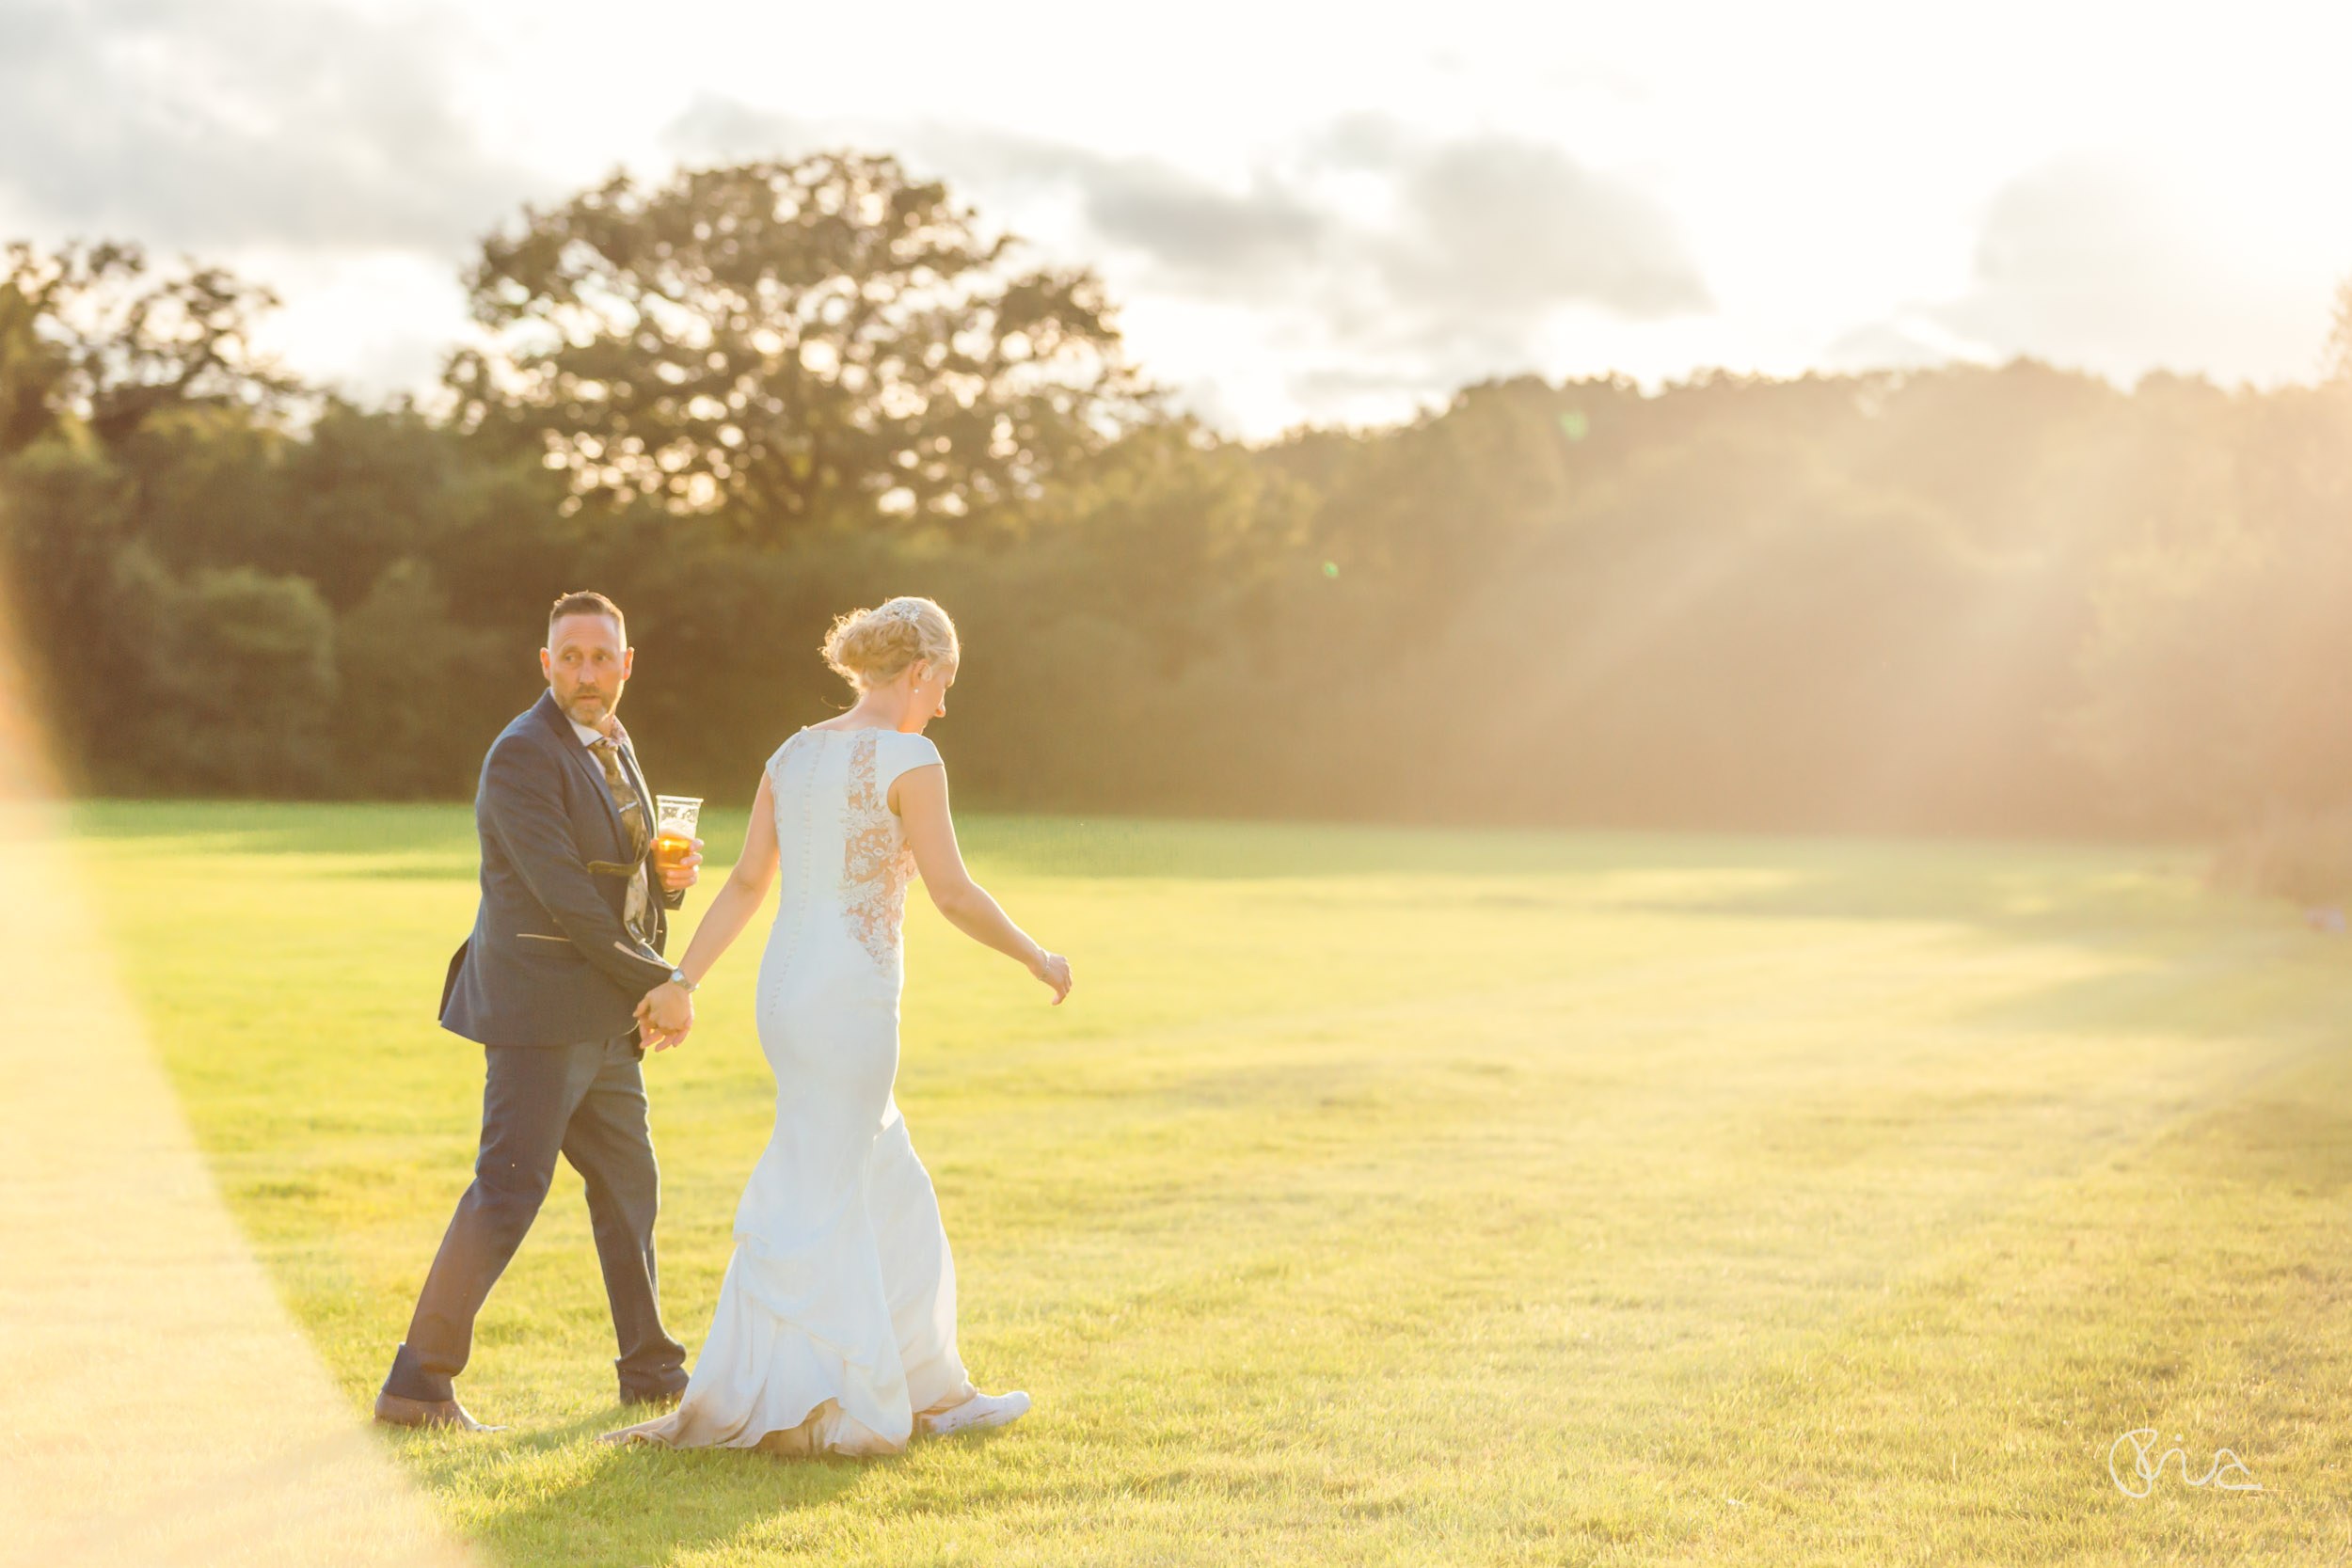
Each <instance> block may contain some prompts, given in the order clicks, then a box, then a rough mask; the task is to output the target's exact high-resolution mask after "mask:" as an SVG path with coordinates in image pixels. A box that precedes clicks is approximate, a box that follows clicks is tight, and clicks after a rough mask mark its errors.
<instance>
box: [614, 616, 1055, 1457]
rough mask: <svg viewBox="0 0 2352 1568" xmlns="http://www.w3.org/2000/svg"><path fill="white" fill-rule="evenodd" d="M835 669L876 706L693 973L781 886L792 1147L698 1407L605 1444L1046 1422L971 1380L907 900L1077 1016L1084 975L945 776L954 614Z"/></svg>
mask: <svg viewBox="0 0 2352 1568" xmlns="http://www.w3.org/2000/svg"><path fill="white" fill-rule="evenodd" d="M824 652H825V662H826V663H828V664H830V665H832V666H833V668H834V670H836V671H837V672H839V673H841V674H842V675H843V676H844V677H845V678H846V679H847V680H848V681H849V682H850V685H851V686H852V687H854V688H855V689H856V691H857V704H856V705H855V706H853V707H852V708H850V711H849V712H847V713H845V714H843V715H841V716H840V717H839V718H837V719H832V720H828V721H825V722H824V723H821V724H812V725H810V726H809V727H808V728H806V729H804V730H803V731H801V733H800V734H798V735H796V736H793V737H792V738H791V739H789V740H787V741H786V742H785V743H784V745H783V746H782V747H781V748H779V749H778V750H777V752H776V754H775V755H774V756H772V757H770V758H769V759H768V767H767V770H766V772H765V774H764V775H763V776H762V777H761V779H760V782H759V794H758V798H757V800H756V801H755V804H754V806H753V809H752V822H751V832H750V834H749V836H748V838H747V839H746V840H745V843H744V847H743V858H742V859H741V860H740V861H739V862H737V863H736V867H735V871H734V874H733V875H732V876H730V877H729V878H728V879H727V882H726V886H725V887H724V888H723V890H721V892H720V894H719V895H718V896H717V897H716V898H715V899H713V900H712V902H711V906H710V912H709V913H708V914H707V915H705V916H704V917H703V922H702V926H701V927H700V928H699V929H698V930H696V932H695V933H694V940H693V942H692V944H691V946H689V947H688V948H687V950H686V956H685V958H682V959H680V960H679V962H678V968H679V970H680V971H681V972H682V973H683V974H685V976H686V978H687V981H688V982H689V983H690V984H691V985H699V984H700V983H701V981H702V979H703V977H704V976H705V975H706V974H708V973H709V972H710V967H711V965H713V964H715V963H716V962H718V960H719V956H720V955H721V954H723V953H724V952H725V951H726V950H727V947H728V945H729V944H730V943H732V942H734V941H735V939H736V937H737V936H739V934H741V932H742V929H743V927H744V924H745V923H746V922H747V921H749V920H750V919H751V917H752V911H754V910H755V908H757V906H758V905H759V902H760V900H761V899H762V898H764V897H765V896H766V895H767V893H768V886H769V883H770V882H771V880H773V879H775V878H776V875H777V873H778V872H779V871H781V872H782V873H783V883H784V885H783V889H782V891H781V893H780V895H779V896H778V898H777V901H776V917H775V925H774V926H773V927H771V930H770V932H769V936H768V952H767V956H766V957H765V958H763V959H762V960H761V962H760V968H759V995H758V1020H759V1043H760V1049H761V1051H762V1052H764V1053H766V1055H767V1057H768V1065H769V1066H770V1068H771V1069H773V1070H774V1072H775V1075H776V1129H775V1132H774V1133H773V1134H772V1135H771V1137H770V1138H769V1140H768V1148H767V1149H766V1150H765V1151H764V1152H763V1153H762V1154H761V1155H760V1157H759V1164H757V1165H756V1166H755V1167H754V1168H753V1171H752V1178H751V1182H750V1184H749V1185H748V1186H747V1187H745V1188H744V1190H743V1201H742V1204H741V1206H740V1207H739V1208H738V1209H737V1210H736V1214H735V1256H734V1257H733V1258H732V1259H730V1260H729V1261H728V1263H727V1272H726V1278H725V1281H724V1283H723V1285H722V1286H721V1287H720V1291H719V1306H718V1309H717V1311H716V1312H715V1313H713V1314H712V1317H711V1323H710V1334H709V1337H708V1338H707V1339H706V1340H705V1341H704V1344H703V1350H702V1356H701V1358H700V1359H699V1360H698V1361H697V1362H696V1363H695V1365H694V1374H693V1379H692V1381H691V1382H690V1383H688V1385H687V1386H686V1393H685V1397H684V1399H683V1400H682V1401H681V1402H680V1403H679V1404H678V1407H677V1408H676V1409H675V1410H674V1411H672V1412H671V1413H670V1414H668V1415H667V1416H664V1417H662V1418H660V1419H658V1420H652V1421H646V1422H644V1423H642V1424H640V1425H637V1426H633V1427H628V1428H625V1429H624V1430H622V1431H620V1432H616V1433H610V1434H609V1435H608V1438H607V1440H608V1441H614V1442H619V1441H628V1440H632V1439H634V1440H642V1441H646V1442H658V1443H666V1444H669V1445H671V1446H672V1447H675V1448H705V1447H714V1446H716V1447H726V1448H738V1449H750V1448H756V1449H763V1450H766V1451H768V1452H771V1453H778V1454H822V1453H837V1454H860V1455H864V1454H884V1453H895V1452H897V1451H898V1450H899V1449H903V1448H904V1447H905V1446H906V1444H907V1441H908V1439H909V1438H910V1437H911V1436H913V1435H914V1433H918V1432H919V1433H931V1434H938V1433H949V1432H961V1431H966V1430H969V1429H972V1428H977V1427H991V1426H1002V1425H1004V1424H1005V1423H1007V1422H1009V1421H1013V1420H1017V1419H1019V1418H1021V1417H1022V1416H1023V1415H1024V1414H1025V1413H1026V1412H1027V1410H1028V1408H1029V1396H1028V1395H1026V1394H1023V1393H1010V1394H993V1395H992V1394H983V1393H980V1392H978V1391H977V1390H976V1389H975V1388H974V1387H973V1386H972V1383H971V1381H970V1379H969V1378H967V1377H966V1376H965V1375H964V1370H963V1362H962V1361H961V1359H960V1358H959V1357H958V1356H957V1354H956V1271H955V1260H954V1259H953V1258H951V1257H950V1256H949V1254H948V1250H947V1237H946V1233H945V1232H944V1231H943V1230H942V1229H941V1227H940V1223H939V1202H938V1199H937V1198H936V1197H935V1196H932V1192H931V1180H930V1173H929V1172H927V1171H925V1170H924V1168H923V1164H922V1162H921V1161H919V1160H917V1159H916V1158H915V1156H914V1145H913V1144H912V1143H910V1142H909V1141H908V1138H907V1129H906V1123H905V1122H904V1121H903V1120H902V1119H900V1117H899V1115H898V1105H897V1103H896V1102H895V1101H894V1100H893V1099H892V1096H891V1082H892V1080H893V1078H895V1077H896V1076H897V1073H898V991H899V987H900V983H901V980H902V967H901V958H900V947H899V921H900V916H901V914H902V911H903V910H904V907H905V899H906V886H907V882H908V881H909V880H910V879H912V878H914V877H915V876H917V875H920V876H921V877H922V879H923V885H924V887H925V889H926V890H928V891H929V892H930V897H931V902H932V903H933V904H935V905H936V906H938V908H939V911H940V912H941V913H942V914H944V915H946V917H947V919H948V920H949V921H950V922H951V923H953V924H954V925H955V926H956V927H957V928H958V929H960V930H961V931H962V932H963V933H964V934H965V935H967V936H969V937H972V938H973V939H974V940H976V941H977V942H984V943H986V944H987V945H988V946H991V947H993V948H995V949H996V950H997V951H998V952H1000V953H1004V954H1006V955H1008V956H1009V957H1010V958H1015V959H1017V960H1019V961H1020V962H1021V963H1022V964H1023V965H1024V966H1025V967H1026V968H1027V969H1028V971H1029V973H1030V974H1034V975H1036V976H1037V977H1038V978H1039V979H1040V980H1041V981H1043V982H1044V983H1045V985H1046V986H1048V987H1049V988H1051V990H1053V992H1054V1001H1055V1002H1056V1004H1057V1005H1058V1004H1059V1003H1060V1002H1061V1000H1062V999H1063V998H1064V997H1066V996H1068V995H1069V994H1070V984H1071V976H1070V962H1069V960H1068V959H1066V958H1061V957H1060V956H1058V955H1057V954H1053V953H1048V952H1046V951H1045V950H1044V949H1043V948H1041V947H1040V946H1039V945H1038V944H1037V943H1036V942H1032V941H1030V940H1029V938H1028V936H1027V935H1026V934H1025V933H1024V932H1023V931H1022V929H1021V927H1018V926H1015V925H1014V924H1013V923H1012V921H1011V920H1010V919H1009V918H1008V917H1007V915H1006V914H1005V911H1003V910H1001V909H999V908H998V907H997V904H996V901H995V900H994V899H993V898H991V897H990V896H989V895H988V894H987V893H986V892H985V891H984V890H982V889H981V888H980V886H979V885H978V884H977V883H976V882H974V881H973V880H972V877H971V874H970V873H969V872H967V871H966V870H965V869H964V866H963V857H962V855H961V853H960V852H959V851H958V850H957V847H956V832H955V824H954V822H953V820H952V819H951V818H950V816H949V815H948V811H947V772H946V768H945V767H943V766H942V765H941V763H940V760H939V751H938V749H937V748H936V747H934V746H933V745H932V744H931V743H930V741H929V740H926V739H925V738H924V737H923V726H924V725H926V724H928V723H929V722H930V721H931V720H932V719H934V718H937V717H939V716H941V715H943V714H945V713H946V711H947V708H946V699H947V689H948V688H949V687H950V686H952V685H954V684H955V679H956V659H957V653H958V649H957V644H956V629H955V626H954V625H953V624H952V623H951V622H950V621H949V620H948V619H947V613H946V611H945V610H941V609H940V608H939V606H937V605H936V604H933V603H932V602H931V601H930V600H929V599H920V598H898V599H892V600H891V601H890V602H889V603H887V604H885V605H883V606H882V607H881V608H880V609H878V610H853V611H851V612H850V614H847V615H844V616H842V617H841V618H840V619H839V620H837V621H835V622H834V626H833V630H832V632H831V634H830V635H829V636H827V637H826V639H825V648H824ZM672 984H673V985H675V984H676V982H675V981H674V982H672ZM650 1000H651V999H649V1001H650ZM670 1000H672V1001H677V1000H682V998H674V999H670ZM649 1032H650V1031H649Z"/></svg>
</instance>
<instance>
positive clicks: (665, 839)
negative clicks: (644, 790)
mask: <svg viewBox="0 0 2352 1568" xmlns="http://www.w3.org/2000/svg"><path fill="white" fill-rule="evenodd" d="M653 808H654V830H653V860H654V865H655V866H656V867H657V868H658V869H660V870H664V871H666V870H668V869H669V868H670V867H671V866H673V865H675V864H676V863H678V862H679V861H681V860H683V859H685V858H686V856H687V855H689V854H691V853H692V851H693V847H694V843H693V840H694V824H695V823H697V822H699V821H701V820H702V815H703V801H702V797H701V796H699V795H657V796H655V797H654V798H653Z"/></svg>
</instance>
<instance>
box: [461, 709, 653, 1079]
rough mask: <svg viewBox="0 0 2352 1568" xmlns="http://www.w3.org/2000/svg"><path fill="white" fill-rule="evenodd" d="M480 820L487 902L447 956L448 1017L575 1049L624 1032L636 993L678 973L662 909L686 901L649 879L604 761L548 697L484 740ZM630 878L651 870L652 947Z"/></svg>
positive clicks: (478, 1035)
mask: <svg viewBox="0 0 2352 1568" xmlns="http://www.w3.org/2000/svg"><path fill="white" fill-rule="evenodd" d="M622 762H623V765H624V766H625V767H627V768H628V770H629V773H630V775H631V777H632V779H633V780H634V782H635V784H636V785H637V789H638V793H639V795H640V796H641V797H642V798H643V799H644V802H645V809H646V810H647V811H651V810H652V809H653V792H652V790H651V789H649V788H648V787H647V786H646V784H645V777H644V773H642V772H640V771H639V770H638V768H637V759H636V756H635V755H634V754H633V753H632V752H630V751H629V749H628V747H627V746H624V747H623V748H622ZM473 816H474V826H475V828H476V829H477V831H478V832H480V833H481V835H482V908H481V911H480V912H479V913H477V914H476V915H475V916H474V923H473V934H472V935H471V936H469V937H468V938H467V939H466V943H465V945H464V946H462V947H460V948H459V949H458V950H457V953H456V956H455V957H454V958H451V959H450V962H449V977H448V979H447V980H446V982H445V983H444V984H443V986H442V988H441V1027H442V1028H444V1029H447V1030H450V1031H451V1032H453V1033H454V1034H458V1035H463V1036H464V1037H466V1038H468V1039H469V1040H477V1041H479V1042H481V1043H482V1044H484V1045H522V1046H563V1045H581V1044H585V1043H587V1042H589V1041H591V1040H609V1039H612V1038H613V1037H616V1036H621V1035H626V1034H628V1033H629V1032H630V1031H631V1030H632V1029H634V1028H635V1027H636V1018H635V1013H636V1007H637V1003H638V1001H639V999H640V998H642V997H643V996H644V994H645V992H647V991H649V990H652V989H653V988H654V987H656V986H658V985H660V983H661V982H662V981H664V980H666V979H668V978H669V977H670V969H671V965H670V963H669V961H668V960H667V959H665V958H662V957H661V956H660V954H661V947H662V943H663V942H665V941H666V940H667V939H668V935H669V926H668V922H667V920H666V919H665V918H664V916H663V911H664V909H665V908H666V909H675V908H677V906H678V904H679V903H680V902H682V897H681V895H675V894H667V893H665V892H664V891H663V890H662V888H661V887H660V883H658V882H654V881H651V880H650V879H651V878H652V876H653V868H652V861H651V858H650V857H634V858H633V857H632V856H631V855H630V854H629V848H628V829H627V828H626V827H625V826H624V825H623V824H622V821H621V814H620V812H619V811H618V810H617V809H615V807H614V806H613V803H612V792H611V791H610V790H609V789H607V788H606V787H605V782H604V771H603V768H602V767H601V766H600V765H599V764H598V763H597V761H596V757H595V756H594V755H593V754H592V753H591V752H589V750H588V748H586V747H585V746H582V745H581V744H580V736H579V735H578V734H577V733H576V732H575V731H574V730H573V729H572V726H571V721H569V720H567V719H565V718H564V710H563V709H562V708H560V707H558V706H556V705H555V697H554V694H553V693H551V692H550V693H547V694H544V695H542V696H541V697H540V699H539V701H538V704H537V705H535V706H533V707H532V709H531V711H530V712H528V713H525V714H523V715H521V716H520V717H519V718H517V719H516V721H514V722H513V723H511V724H509V725H507V726H506V729H505V731H504V732H503V733H502V734H501V735H500V736H499V737H498V739H497V741H496V742H495V743H493V744H492V746H491V747H490V754H489V756H488V757H486V758H485V759H484V761H483V764H482V785H481V788H480V789H479V790H478V791H476V793H475V795H474V803H473ZM592 863H594V864H593V865H592ZM631 877H642V878H646V879H648V888H647V891H648V893H649V894H650V895H651V896H650V897H649V898H648V899H647V904H648V907H649V908H650V910H651V911H652V915H653V920H654V932H653V940H652V942H651V943H650V944H648V943H646V942H639V941H637V940H635V939H634V938H632V937H631V936H630V935H629V933H628V927H627V925H626V924H624V922H623V918H622V911H623V910H624V909H625V908H626V907H627V899H628V879H629V878H631Z"/></svg>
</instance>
